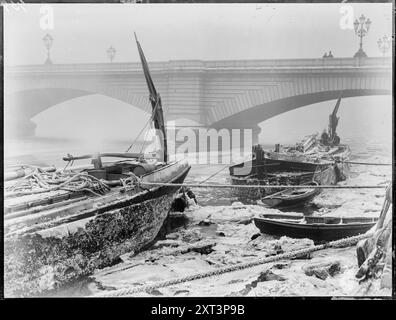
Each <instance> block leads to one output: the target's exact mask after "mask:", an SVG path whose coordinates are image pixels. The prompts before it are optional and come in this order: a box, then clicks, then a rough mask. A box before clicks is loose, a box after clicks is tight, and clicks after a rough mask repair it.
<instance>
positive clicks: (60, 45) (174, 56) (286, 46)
mask: <svg viewBox="0 0 396 320" xmlns="http://www.w3.org/2000/svg"><path fill="white" fill-rule="evenodd" d="M350 5H351V6H352V7H353V12H354V15H355V16H354V19H355V18H357V17H358V16H360V15H361V14H362V13H364V14H365V15H366V16H368V17H369V18H370V19H371V20H372V21H373V23H372V25H371V29H370V32H369V34H368V36H367V37H366V38H365V39H364V50H365V51H366V53H367V54H368V55H369V56H379V55H380V52H379V50H378V46H377V40H378V38H380V37H382V36H383V35H390V34H392V29H391V23H392V9H391V8H392V5H391V4H350ZM41 7H42V5H41V4H35V5H25V6H24V10H19V11H15V10H13V9H12V8H10V10H9V12H7V11H6V10H5V11H4V54H5V64H6V65H20V64H41V63H43V62H44V61H45V58H46V51H45V48H44V45H43V42H42V38H43V36H44V35H45V34H46V33H50V34H51V35H52V36H53V38H54V43H53V47H52V49H51V57H52V60H53V61H54V63H95V62H96V63H97V62H100V63H101V62H108V58H107V56H106V50H107V48H109V46H110V45H112V46H114V47H115V48H116V50H117V53H116V57H115V62H129V61H131V62H132V61H133V62H136V61H139V60H138V53H137V50H136V46H135V43H134V41H133V31H136V32H137V34H138V37H139V40H140V41H141V43H142V46H143V49H144V51H145V54H146V57H147V60H148V61H149V63H150V61H168V60H182V59H187V60H190V59H202V60H228V59H246V60H248V59H282V58H320V57H322V55H323V53H324V52H326V51H329V50H331V51H332V53H333V55H334V56H335V57H352V56H353V54H354V53H355V52H356V50H357V49H358V38H357V36H356V35H355V34H354V31H353V30H349V29H347V30H343V29H342V28H341V27H340V19H341V17H342V14H341V13H340V8H341V4H232V5H231V4H208V5H194V4H181V5H175V4H172V5H166V4H165V5H123V4H120V5H110V4H104V5H103V4H97V5H92V4H89V5H84V4H78V5H76V4H61V5H53V6H52V8H53V9H54V28H53V29H52V30H42V29H41V28H40V18H41V17H42V15H40V8H41ZM388 55H391V53H390V52H389V53H388ZM5 81H7V79H5ZM334 103H335V101H328V102H323V103H320V104H316V105H311V106H307V107H304V108H300V109H297V110H294V111H291V112H289V113H286V114H283V115H280V116H278V117H274V118H273V119H270V120H268V121H266V122H265V123H263V124H261V126H262V127H263V134H262V137H263V139H266V140H269V142H272V141H273V140H274V139H275V140H276V139H278V138H279V137H282V135H283V137H284V138H285V137H286V136H290V135H292V134H293V133H294V134H300V133H306V134H308V133H311V132H312V131H313V132H315V131H318V130H320V129H323V128H324V127H325V126H326V125H327V121H328V113H329V112H330V111H331V110H332V108H333V106H334ZM376 110H379V111H376ZM391 111H392V110H391V99H390V97H360V98H350V99H345V100H344V101H343V103H342V107H341V109H340V113H341V115H342V122H340V130H345V132H344V134H348V133H350V132H358V133H359V132H364V131H366V133H367V132H369V133H373V134H374V132H376V131H378V132H383V133H384V132H385V133H386V134H387V135H389V136H390V135H391ZM92 115H95V117H93V116H92ZM5 118H6V115H5ZM109 119H111V123H117V126H114V127H113V129H112V130H105V129H104V128H108V125H109ZM146 119H148V114H145V113H144V112H143V111H140V110H139V109H137V108H134V107H132V106H129V105H127V104H125V103H123V102H121V101H118V100H115V99H112V98H109V97H104V96H101V95H91V96H86V97H82V98H78V99H73V100H70V101H67V102H64V103H62V104H59V105H57V106H55V107H53V108H51V109H48V110H46V111H44V112H42V113H41V114H39V115H37V116H36V117H35V118H33V121H34V122H36V123H37V125H38V127H37V130H36V133H37V135H38V136H50V137H66V138H79V139H85V140H90V141H93V140H95V139H96V140H98V139H104V138H109V139H111V138H114V139H120V138H123V139H124V140H125V139H128V137H131V138H132V137H134V136H135V135H136V134H137V132H139V131H140V129H141V127H142V126H143V124H144V123H145V121H146ZM54 123H55V124H56V125H54ZM281 128H282V130H281V131H282V132H280V129H281ZM346 128H348V129H346ZM285 139H286V138H285Z"/></svg>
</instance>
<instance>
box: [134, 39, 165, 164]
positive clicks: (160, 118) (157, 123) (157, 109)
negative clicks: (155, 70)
mask: <svg viewBox="0 0 396 320" xmlns="http://www.w3.org/2000/svg"><path fill="white" fill-rule="evenodd" d="M135 39H136V44H137V47H138V50H139V56H140V60H141V62H142V67H143V72H144V77H145V78H146V83H147V87H148V89H149V92H150V96H149V99H150V103H151V106H152V115H151V119H152V121H153V122H154V128H155V129H156V130H157V134H158V135H159V140H160V143H161V149H162V150H161V151H162V152H163V159H162V160H163V161H164V162H167V161H168V146H167V140H166V130H165V121H164V113H163V109H162V104H161V97H160V95H159V93H157V90H156V89H155V86H154V82H153V79H152V78H151V75H150V70H149V68H148V65H147V61H146V58H145V56H144V53H143V50H142V47H141V46H140V43H139V41H138V39H137V37H136V33H135Z"/></svg>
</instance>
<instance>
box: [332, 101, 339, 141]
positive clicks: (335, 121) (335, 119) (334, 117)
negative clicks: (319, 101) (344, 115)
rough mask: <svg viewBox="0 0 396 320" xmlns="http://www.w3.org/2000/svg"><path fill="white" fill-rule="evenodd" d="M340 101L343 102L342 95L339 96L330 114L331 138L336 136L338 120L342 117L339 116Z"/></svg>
mask: <svg viewBox="0 0 396 320" xmlns="http://www.w3.org/2000/svg"><path fill="white" fill-rule="evenodd" d="M340 103H341V96H340V97H339V98H338V100H337V103H336V105H335V107H334V110H333V112H332V114H331V115H330V116H329V138H330V140H333V139H334V138H335V136H336V129H337V125H338V120H339V119H340V118H339V117H337V112H338V109H339V107H340Z"/></svg>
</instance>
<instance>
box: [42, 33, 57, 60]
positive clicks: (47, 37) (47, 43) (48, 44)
mask: <svg viewBox="0 0 396 320" xmlns="http://www.w3.org/2000/svg"><path fill="white" fill-rule="evenodd" d="M53 41H54V38H52V37H51V35H49V34H48V33H47V34H46V35H45V37H44V38H43V42H44V45H45V48H46V49H47V60H45V64H52V61H51V58H50V49H51V47H52V42H53Z"/></svg>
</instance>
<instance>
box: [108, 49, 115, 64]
mask: <svg viewBox="0 0 396 320" xmlns="http://www.w3.org/2000/svg"><path fill="white" fill-rule="evenodd" d="M115 54H116V49H114V48H113V47H112V46H111V47H110V48H109V49H107V56H108V57H109V59H110V62H113V59H114V57H115Z"/></svg>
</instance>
